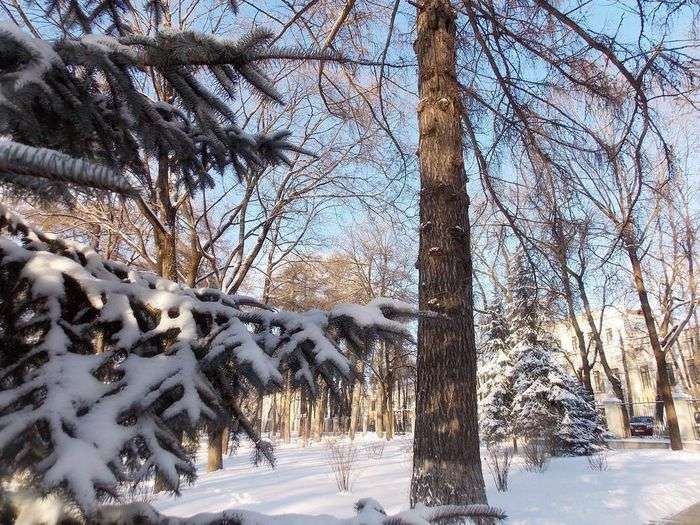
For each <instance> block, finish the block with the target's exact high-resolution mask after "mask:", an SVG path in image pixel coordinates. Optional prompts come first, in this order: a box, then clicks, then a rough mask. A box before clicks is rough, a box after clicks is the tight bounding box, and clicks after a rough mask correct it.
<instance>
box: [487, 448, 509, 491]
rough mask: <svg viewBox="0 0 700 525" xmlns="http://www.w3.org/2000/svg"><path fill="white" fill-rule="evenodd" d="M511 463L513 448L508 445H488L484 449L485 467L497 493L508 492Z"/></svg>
mask: <svg viewBox="0 0 700 525" xmlns="http://www.w3.org/2000/svg"><path fill="white" fill-rule="evenodd" d="M512 462H513V447H510V446H508V445H490V446H489V447H487V449H486V465H487V467H488V469H489V472H491V477H492V478H493V483H494V485H496V490H498V492H507V491H508V476H509V474H510V467H511V463H512Z"/></svg>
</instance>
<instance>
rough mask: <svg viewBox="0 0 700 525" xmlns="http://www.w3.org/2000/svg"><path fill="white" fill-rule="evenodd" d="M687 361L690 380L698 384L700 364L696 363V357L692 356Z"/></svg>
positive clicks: (699, 380)
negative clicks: (699, 367)
mask: <svg viewBox="0 0 700 525" xmlns="http://www.w3.org/2000/svg"><path fill="white" fill-rule="evenodd" d="M687 363H688V372H689V373H690V380H691V381H692V382H693V383H694V384H696V385H697V384H698V383H699V382H700V378H699V377H698V366H697V365H696V364H695V359H692V358H690V359H688V361H687Z"/></svg>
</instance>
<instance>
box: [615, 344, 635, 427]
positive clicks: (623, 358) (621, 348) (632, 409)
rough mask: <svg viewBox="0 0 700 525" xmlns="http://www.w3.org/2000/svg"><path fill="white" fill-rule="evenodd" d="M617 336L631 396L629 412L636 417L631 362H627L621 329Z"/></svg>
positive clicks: (626, 382)
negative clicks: (630, 369)
mask: <svg viewBox="0 0 700 525" xmlns="http://www.w3.org/2000/svg"><path fill="white" fill-rule="evenodd" d="M617 337H618V339H619V342H620V355H621V356H622V370H623V373H624V374H625V385H627V392H628V395H629V396H630V399H629V406H628V413H629V417H634V404H633V403H632V398H631V395H632V394H631V392H632V383H631V382H630V372H629V364H628V363H627V349H626V348H625V342H624V340H623V339H622V334H621V333H620V332H619V331H618V332H617Z"/></svg>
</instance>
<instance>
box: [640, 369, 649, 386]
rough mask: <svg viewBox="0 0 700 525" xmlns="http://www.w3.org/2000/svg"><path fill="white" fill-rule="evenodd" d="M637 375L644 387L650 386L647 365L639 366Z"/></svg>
mask: <svg viewBox="0 0 700 525" xmlns="http://www.w3.org/2000/svg"><path fill="white" fill-rule="evenodd" d="M639 377H640V378H641V379H642V386H643V387H644V388H651V376H650V375H649V367H648V366H640V367H639Z"/></svg>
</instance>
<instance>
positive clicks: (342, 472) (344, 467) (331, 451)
mask: <svg viewBox="0 0 700 525" xmlns="http://www.w3.org/2000/svg"><path fill="white" fill-rule="evenodd" d="M326 461H327V463H328V466H329V467H330V469H331V472H333V476H334V478H335V483H336V485H338V490H339V491H340V492H350V488H351V487H352V482H353V478H354V476H355V466H356V465H355V463H356V462H357V445H355V443H354V442H352V441H350V442H344V441H339V440H331V441H328V442H327V443H326Z"/></svg>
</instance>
